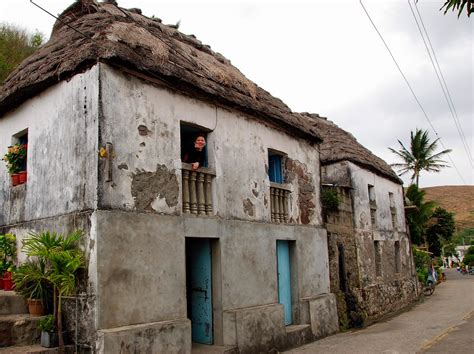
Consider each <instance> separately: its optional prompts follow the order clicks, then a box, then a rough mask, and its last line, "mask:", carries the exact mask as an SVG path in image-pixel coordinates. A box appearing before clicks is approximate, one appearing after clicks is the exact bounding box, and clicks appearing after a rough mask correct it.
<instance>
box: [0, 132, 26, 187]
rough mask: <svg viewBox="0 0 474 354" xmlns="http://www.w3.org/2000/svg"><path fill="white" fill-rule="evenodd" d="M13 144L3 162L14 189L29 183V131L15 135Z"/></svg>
mask: <svg viewBox="0 0 474 354" xmlns="http://www.w3.org/2000/svg"><path fill="white" fill-rule="evenodd" d="M11 142H12V145H11V146H9V147H8V150H7V152H6V154H5V156H4V157H3V160H4V161H5V163H6V165H7V169H8V173H9V174H10V175H11V181H12V186H13V187H14V186H17V185H20V184H23V183H26V181H27V176H28V174H27V157H28V156H27V155H28V129H25V130H23V131H21V132H19V133H17V134H15V135H13V136H12V140H11Z"/></svg>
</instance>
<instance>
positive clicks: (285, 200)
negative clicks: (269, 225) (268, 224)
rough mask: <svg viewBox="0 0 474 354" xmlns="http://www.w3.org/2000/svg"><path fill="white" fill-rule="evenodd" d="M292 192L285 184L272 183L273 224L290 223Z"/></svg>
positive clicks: (271, 206)
mask: <svg viewBox="0 0 474 354" xmlns="http://www.w3.org/2000/svg"><path fill="white" fill-rule="evenodd" d="M290 193H291V190H290V188H288V187H287V186H286V185H284V184H280V183H274V182H270V208H271V213H272V222H277V223H287V222H288V221H289V207H288V206H289V198H290Z"/></svg>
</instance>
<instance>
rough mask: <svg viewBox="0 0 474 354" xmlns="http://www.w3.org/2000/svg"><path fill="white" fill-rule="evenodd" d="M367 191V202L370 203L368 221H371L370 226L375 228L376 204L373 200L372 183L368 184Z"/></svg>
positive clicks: (373, 189)
mask: <svg viewBox="0 0 474 354" xmlns="http://www.w3.org/2000/svg"><path fill="white" fill-rule="evenodd" d="M368 191H369V204H370V221H371V222H372V228H375V225H376V222H377V217H376V215H377V204H376V202H375V188H374V186H372V185H370V184H369V185H368Z"/></svg>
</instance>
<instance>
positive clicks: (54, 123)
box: [0, 66, 99, 346]
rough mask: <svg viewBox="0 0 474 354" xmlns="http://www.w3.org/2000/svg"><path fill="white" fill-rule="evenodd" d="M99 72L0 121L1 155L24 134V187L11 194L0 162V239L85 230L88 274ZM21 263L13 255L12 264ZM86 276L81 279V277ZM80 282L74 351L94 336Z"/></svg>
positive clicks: (71, 306) (71, 313) (69, 307)
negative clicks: (2, 235)
mask: <svg viewBox="0 0 474 354" xmlns="http://www.w3.org/2000/svg"><path fill="white" fill-rule="evenodd" d="M98 102H99V80H98V66H95V67H93V68H92V69H90V70H89V71H87V72H85V73H83V74H78V75H75V76H74V77H73V78H72V79H71V80H69V81H61V82H59V83H58V84H56V85H54V86H52V87H50V88H49V89H47V90H45V91H44V92H42V93H41V94H39V95H38V96H36V97H34V98H31V99H29V100H28V101H26V102H25V103H23V104H22V105H21V106H19V107H18V108H17V109H15V110H13V111H10V112H8V113H6V114H5V115H4V116H2V117H0V151H1V153H0V154H1V155H2V156H3V154H4V153H6V150H7V147H8V146H9V145H11V144H12V143H13V142H14V141H13V140H12V136H13V135H15V134H17V133H19V132H21V131H23V130H25V129H28V155H27V170H28V180H27V183H26V184H23V185H20V186H16V187H12V186H11V182H10V176H9V175H8V173H7V169H6V166H5V164H4V163H3V161H1V163H0V233H4V232H12V233H14V234H15V235H16V236H17V249H18V250H20V249H21V245H22V243H21V241H22V240H23V239H24V238H25V237H26V236H27V235H28V233H29V232H32V231H34V232H42V231H46V230H48V231H51V232H59V233H70V232H72V231H74V230H76V229H80V230H83V231H84V238H83V240H82V242H83V244H82V246H83V247H84V251H85V256H86V264H87V265H88V270H87V272H89V270H90V268H89V267H91V266H93V263H94V258H95V256H94V247H95V246H94V240H92V239H91V234H92V233H93V224H94V223H93V221H91V213H92V210H93V209H95V208H96V206H97V164H98V157H97V151H98V144H97V141H98ZM25 260H26V256H25V255H24V254H23V253H22V252H18V263H21V262H24V261H25ZM86 274H87V273H86ZM88 275H89V277H88V278H87V276H86V277H84V279H81V284H80V293H81V298H80V299H79V300H78V306H79V317H78V324H77V326H78V327H79V331H78V332H79V337H78V344H79V345H82V344H85V345H86V346H88V345H89V344H90V342H91V338H94V336H95V327H94V323H93V318H94V311H95V303H94V301H95V298H94V286H90V284H89V281H91V282H92V280H93V278H94V272H91V273H89V274H88ZM75 306H76V305H75V302H74V301H73V300H65V302H64V316H65V318H64V326H65V328H66V330H67V336H68V337H69V338H73V337H74V329H75V327H76V322H75Z"/></svg>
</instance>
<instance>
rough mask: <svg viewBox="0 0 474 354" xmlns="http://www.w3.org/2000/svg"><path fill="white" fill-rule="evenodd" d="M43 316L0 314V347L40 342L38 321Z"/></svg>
mask: <svg viewBox="0 0 474 354" xmlns="http://www.w3.org/2000/svg"><path fill="white" fill-rule="evenodd" d="M43 317H44V316H31V315H29V314H13V315H0V347H8V346H12V345H31V344H37V343H39V342H40V338H41V331H40V330H39V329H38V321H39V320H40V319H41V318H43Z"/></svg>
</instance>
